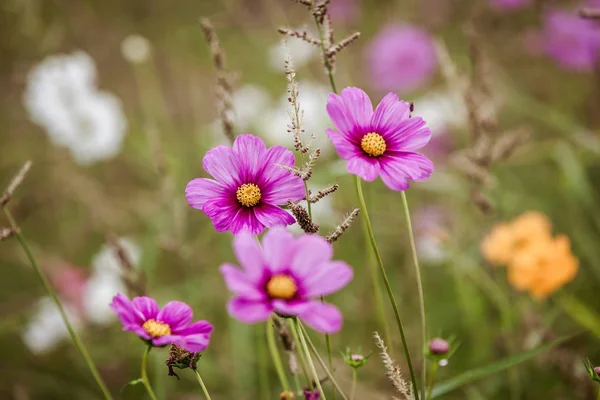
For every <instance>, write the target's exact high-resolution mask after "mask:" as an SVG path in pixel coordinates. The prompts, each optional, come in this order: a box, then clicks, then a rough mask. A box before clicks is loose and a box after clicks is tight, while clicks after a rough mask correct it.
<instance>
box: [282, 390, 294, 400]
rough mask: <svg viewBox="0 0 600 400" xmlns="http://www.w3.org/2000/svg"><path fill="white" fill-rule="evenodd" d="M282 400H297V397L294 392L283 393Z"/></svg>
mask: <svg viewBox="0 0 600 400" xmlns="http://www.w3.org/2000/svg"><path fill="white" fill-rule="evenodd" d="M279 399H280V400H296V395H295V394H294V393H293V392H281V394H280V395H279Z"/></svg>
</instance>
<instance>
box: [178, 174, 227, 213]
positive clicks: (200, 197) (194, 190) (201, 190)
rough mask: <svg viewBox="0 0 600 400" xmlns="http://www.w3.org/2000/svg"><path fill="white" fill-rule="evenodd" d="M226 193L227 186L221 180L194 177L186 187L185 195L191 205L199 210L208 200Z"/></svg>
mask: <svg viewBox="0 0 600 400" xmlns="http://www.w3.org/2000/svg"><path fill="white" fill-rule="evenodd" d="M225 195H226V191H225V188H224V187H223V186H222V185H221V184H220V183H219V182H217V181H214V180H212V179H206V178H196V179H192V180H191V181H190V182H189V183H188V184H187V186H186V187H185V197H186V199H187V201H188V203H189V205H190V206H192V207H194V208H197V209H199V210H201V209H202V207H203V206H204V204H205V203H206V202H207V201H208V200H210V199H214V198H217V197H223V196H225Z"/></svg>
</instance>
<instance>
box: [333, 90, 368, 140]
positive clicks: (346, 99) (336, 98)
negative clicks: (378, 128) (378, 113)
mask: <svg viewBox="0 0 600 400" xmlns="http://www.w3.org/2000/svg"><path fill="white" fill-rule="evenodd" d="M327 112H328V113H329V117H330V118H331V120H332V121H333V123H334V124H335V126H336V128H337V129H338V130H339V131H340V133H341V134H342V135H344V136H345V137H346V138H348V139H350V138H351V137H352V135H353V133H354V132H355V131H356V130H357V129H358V130H361V129H364V128H367V127H368V126H369V123H370V121H371V116H372V115H373V105H372V104H371V99H369V96H367V94H366V93H365V92H364V91H362V90H361V89H359V88H355V87H347V88H345V89H344V90H342V93H341V95H337V94H334V93H332V94H330V95H329V100H328V101H327Z"/></svg>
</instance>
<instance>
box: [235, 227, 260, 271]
mask: <svg viewBox="0 0 600 400" xmlns="http://www.w3.org/2000/svg"><path fill="white" fill-rule="evenodd" d="M233 252H234V253H235V257H236V258H237V260H238V262H239V263H240V265H241V266H242V267H243V268H244V270H245V271H246V275H247V276H248V278H249V279H250V280H251V281H252V282H257V281H258V280H260V279H261V278H262V276H263V271H264V269H263V265H264V264H265V260H264V257H263V252H262V249H261V247H260V243H259V242H258V239H257V238H256V237H255V236H252V235H251V234H248V233H245V234H244V233H242V234H239V235H237V236H236V237H234V238H233Z"/></svg>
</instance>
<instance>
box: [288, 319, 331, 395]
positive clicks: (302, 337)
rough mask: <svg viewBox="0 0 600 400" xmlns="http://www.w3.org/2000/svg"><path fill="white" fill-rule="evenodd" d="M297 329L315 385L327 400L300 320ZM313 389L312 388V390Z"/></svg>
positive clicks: (297, 322) (296, 321) (297, 321)
mask: <svg viewBox="0 0 600 400" xmlns="http://www.w3.org/2000/svg"><path fill="white" fill-rule="evenodd" d="M295 323H296V329H297V330H298V336H299V337H300V344H301V345H302V350H303V351H304V354H306V359H307V360H308V366H309V367H310V371H311V373H312V376H313V380H314V381H315V385H317V389H319V394H320V395H321V398H322V399H323V400H327V398H326V397H325V392H324V391H323V388H322V387H321V380H320V379H319V374H318V373H317V369H316V368H315V364H314V363H313V360H312V357H311V356H310V351H309V350H308V346H307V345H306V339H305V338H304V334H303V333H302V328H301V327H300V320H298V318H296V320H295ZM311 389H312V388H311Z"/></svg>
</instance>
